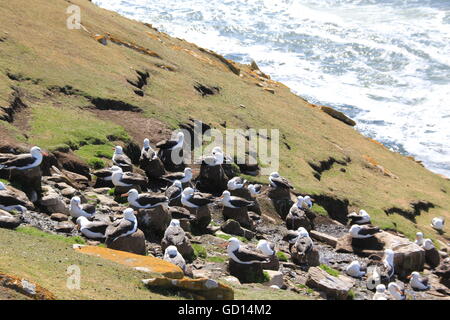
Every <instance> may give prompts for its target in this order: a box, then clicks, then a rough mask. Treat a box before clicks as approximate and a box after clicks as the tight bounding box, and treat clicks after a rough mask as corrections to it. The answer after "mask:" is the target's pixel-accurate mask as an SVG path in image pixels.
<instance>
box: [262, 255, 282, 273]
mask: <svg viewBox="0 0 450 320" xmlns="http://www.w3.org/2000/svg"><path fill="white" fill-rule="evenodd" d="M262 267H263V269H264V270H275V271H277V270H278V269H280V260H279V259H278V257H277V255H276V254H273V255H271V256H269V262H267V263H263V264H262Z"/></svg>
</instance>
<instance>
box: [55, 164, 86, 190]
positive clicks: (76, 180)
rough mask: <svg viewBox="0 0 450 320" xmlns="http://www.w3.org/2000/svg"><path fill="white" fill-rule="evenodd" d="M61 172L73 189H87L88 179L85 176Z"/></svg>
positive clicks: (65, 171)
mask: <svg viewBox="0 0 450 320" xmlns="http://www.w3.org/2000/svg"><path fill="white" fill-rule="evenodd" d="M61 172H62V173H63V174H64V175H65V176H66V177H67V178H68V179H69V181H72V185H73V187H75V188H77V189H85V188H87V187H89V179H88V178H86V177H85V176H83V175H81V174H78V173H74V172H71V171H67V170H64V169H63V170H61Z"/></svg>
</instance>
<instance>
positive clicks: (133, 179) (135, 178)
mask: <svg viewBox="0 0 450 320" xmlns="http://www.w3.org/2000/svg"><path fill="white" fill-rule="evenodd" d="M120 180H121V181H122V182H123V183H126V184H133V185H136V184H142V183H145V182H147V180H146V179H145V178H144V177H143V176H141V175H140V174H136V173H132V172H124V174H123V175H122V179H120Z"/></svg>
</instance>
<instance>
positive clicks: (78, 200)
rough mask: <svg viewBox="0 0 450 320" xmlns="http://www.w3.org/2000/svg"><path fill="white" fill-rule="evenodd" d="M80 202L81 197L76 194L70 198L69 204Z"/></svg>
mask: <svg viewBox="0 0 450 320" xmlns="http://www.w3.org/2000/svg"><path fill="white" fill-rule="evenodd" d="M80 203H81V199H80V197H78V196H75V197H72V199H70V204H71V205H79V204H80Z"/></svg>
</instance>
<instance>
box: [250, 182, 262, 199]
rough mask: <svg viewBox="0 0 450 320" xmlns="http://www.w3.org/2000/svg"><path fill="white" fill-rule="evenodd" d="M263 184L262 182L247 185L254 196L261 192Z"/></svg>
mask: <svg viewBox="0 0 450 320" xmlns="http://www.w3.org/2000/svg"><path fill="white" fill-rule="evenodd" d="M261 187H262V186H261V185H260V184H249V185H248V186H247V189H248V191H250V194H251V195H252V196H253V197H254V196H256V195H258V194H260V193H261Z"/></svg>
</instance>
